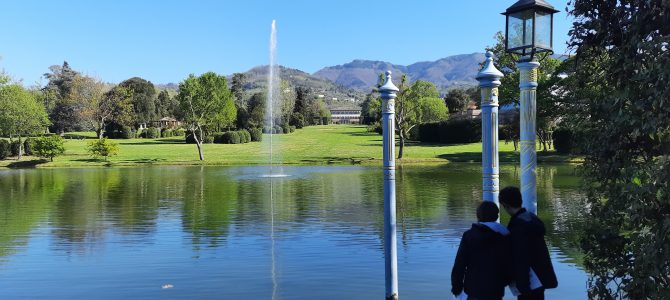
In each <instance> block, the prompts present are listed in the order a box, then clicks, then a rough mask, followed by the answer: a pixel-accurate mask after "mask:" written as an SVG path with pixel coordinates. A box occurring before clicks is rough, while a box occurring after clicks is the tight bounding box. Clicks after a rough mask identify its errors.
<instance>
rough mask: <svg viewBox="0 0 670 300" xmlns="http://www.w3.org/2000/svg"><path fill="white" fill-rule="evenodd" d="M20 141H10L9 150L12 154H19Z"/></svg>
mask: <svg viewBox="0 0 670 300" xmlns="http://www.w3.org/2000/svg"><path fill="white" fill-rule="evenodd" d="M20 145H21V142H19V140H14V141H12V143H11V144H10V145H9V150H10V151H9V152H10V153H11V154H12V156H19V150H20V149H19V148H20Z"/></svg>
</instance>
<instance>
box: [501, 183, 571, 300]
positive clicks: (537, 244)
mask: <svg viewBox="0 0 670 300" xmlns="http://www.w3.org/2000/svg"><path fill="white" fill-rule="evenodd" d="M499 199H500V205H501V206H502V207H503V208H504V209H505V210H506V211H507V213H508V214H509V215H510V216H511V217H512V218H511V219H510V221H509V224H508V225H507V229H509V231H510V233H511V238H512V258H513V259H512V264H513V266H512V276H513V277H512V282H513V283H512V284H511V287H512V288H511V289H514V285H516V287H515V288H516V290H517V291H518V293H520V295H518V299H519V300H535V299H539V300H542V299H544V290H545V289H551V288H555V287H556V286H558V280H557V279H556V273H554V267H553V265H552V264H551V258H550V257H549V250H548V249H547V244H546V242H545V241H544V234H545V228H544V223H542V221H541V220H540V219H538V217H537V216H535V214H533V213H530V212H528V211H526V209H524V208H522V207H521V204H522V201H521V192H520V191H519V189H518V188H516V187H513V186H509V187H506V188H504V189H502V190H501V191H500V195H499Z"/></svg>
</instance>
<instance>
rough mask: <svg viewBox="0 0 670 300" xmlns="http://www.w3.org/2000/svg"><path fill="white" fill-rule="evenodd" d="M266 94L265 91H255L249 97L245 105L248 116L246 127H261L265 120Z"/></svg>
mask: <svg viewBox="0 0 670 300" xmlns="http://www.w3.org/2000/svg"><path fill="white" fill-rule="evenodd" d="M266 102H267V95H266V94H265V93H255V94H253V95H252V96H251V98H250V99H249V103H248V106H247V111H248V116H247V123H246V124H244V127H246V128H261V127H263V123H264V122H265V110H266V109H265V107H266Z"/></svg>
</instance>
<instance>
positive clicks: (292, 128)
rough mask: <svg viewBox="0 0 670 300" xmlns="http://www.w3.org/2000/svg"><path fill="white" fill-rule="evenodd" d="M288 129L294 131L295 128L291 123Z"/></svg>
mask: <svg viewBox="0 0 670 300" xmlns="http://www.w3.org/2000/svg"><path fill="white" fill-rule="evenodd" d="M288 129H289V132H290V133H294V132H295V129H296V128H295V126H293V125H291V126H289V127H288Z"/></svg>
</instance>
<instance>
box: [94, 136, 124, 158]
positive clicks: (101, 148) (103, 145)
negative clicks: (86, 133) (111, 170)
mask: <svg viewBox="0 0 670 300" xmlns="http://www.w3.org/2000/svg"><path fill="white" fill-rule="evenodd" d="M86 150H87V151H88V153H89V154H90V155H91V156H93V157H101V156H102V157H104V158H105V160H107V158H108V157H110V156H114V155H117V154H119V144H117V143H116V142H114V141H112V140H109V139H107V138H101V139H97V140H92V141H90V142H88V147H87V149H86Z"/></svg>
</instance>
